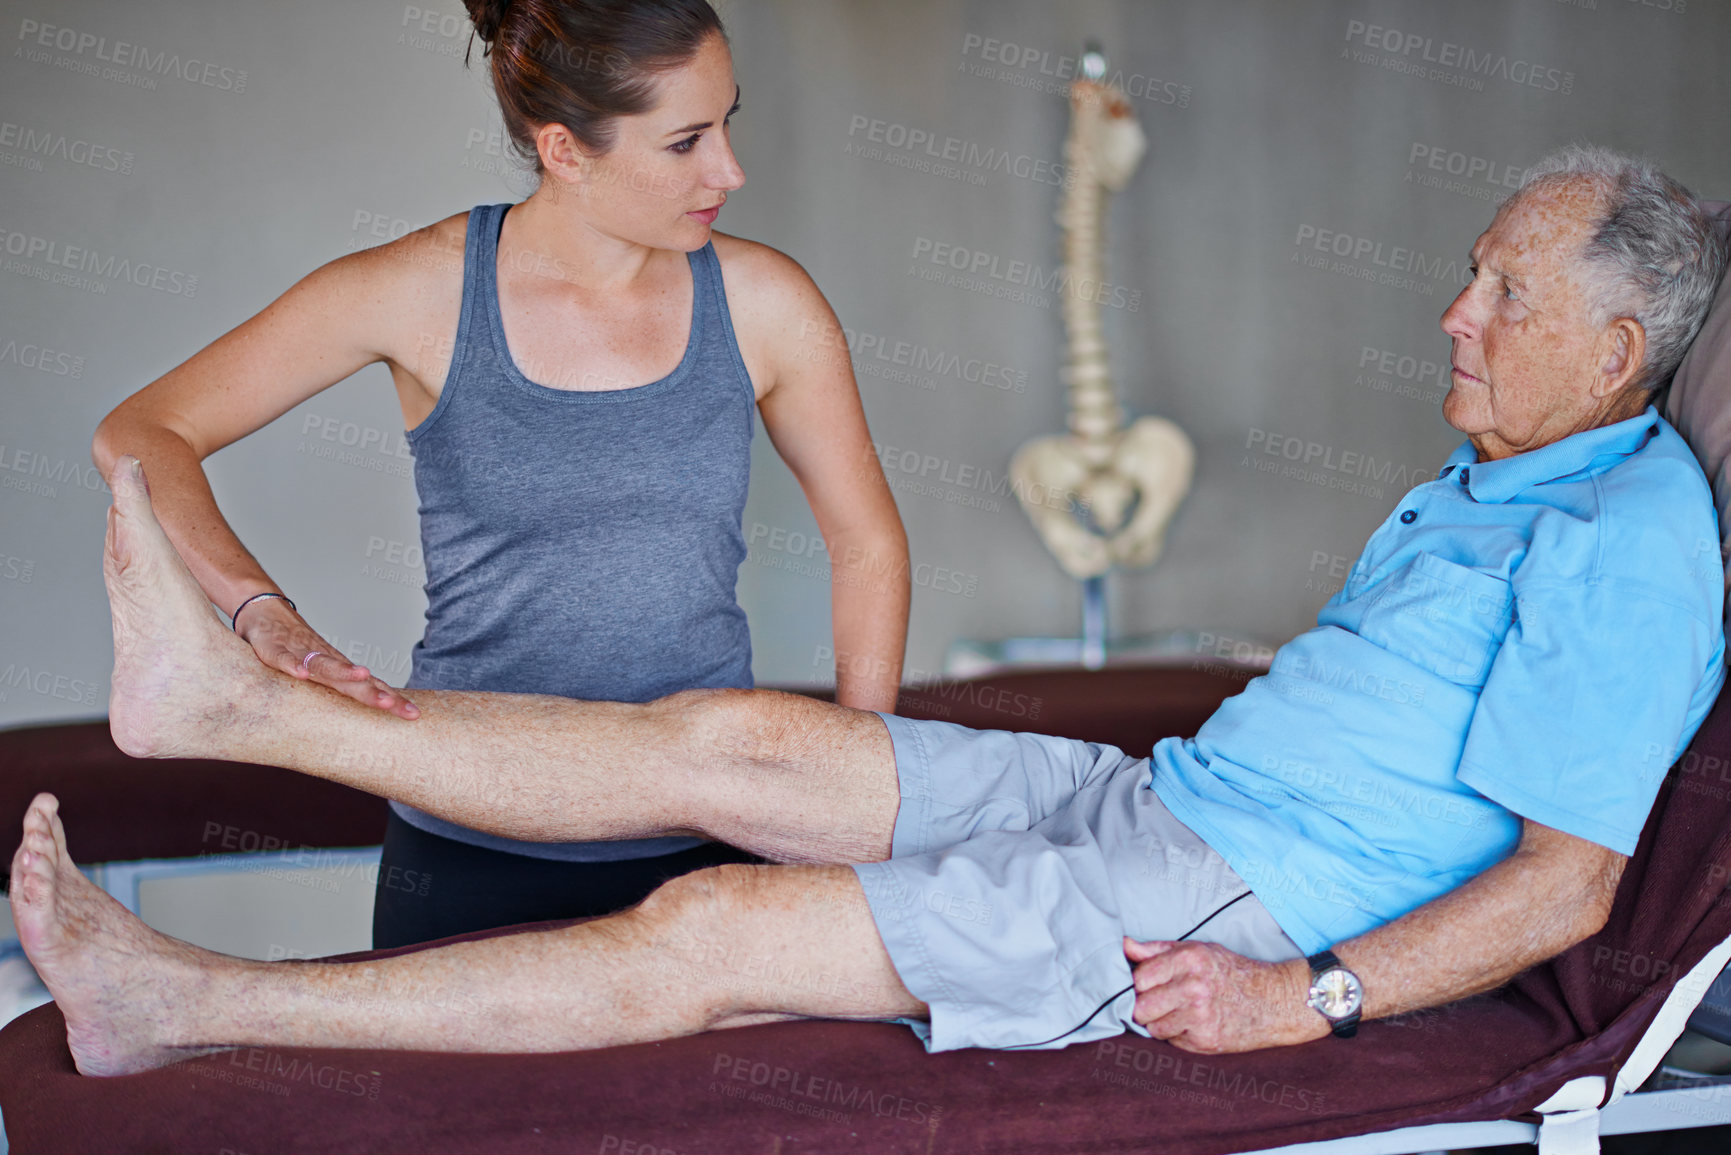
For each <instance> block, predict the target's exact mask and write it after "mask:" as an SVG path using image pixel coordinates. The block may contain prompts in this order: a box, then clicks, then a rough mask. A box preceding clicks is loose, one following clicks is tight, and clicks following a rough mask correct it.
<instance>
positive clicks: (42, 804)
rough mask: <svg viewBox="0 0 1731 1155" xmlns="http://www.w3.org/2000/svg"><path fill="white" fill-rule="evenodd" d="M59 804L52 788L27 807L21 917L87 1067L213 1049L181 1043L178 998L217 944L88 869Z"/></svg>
mask: <svg viewBox="0 0 1731 1155" xmlns="http://www.w3.org/2000/svg"><path fill="white" fill-rule="evenodd" d="M58 811H59V803H58V802H56V801H55V799H54V796H53V795H52V794H38V795H37V796H36V798H35V800H34V801H33V802H31V803H30V809H29V810H28V811H26V812H25V815H24V841H23V842H22V843H21V844H20V845H19V847H18V852H17V853H16V854H15V855H13V856H12V889H11V897H12V921H13V922H14V923H16V924H17V926H18V938H19V940H20V941H21V942H22V943H23V944H24V953H25V954H26V955H28V956H29V957H30V962H31V964H32V965H33V966H34V967H35V968H36V973H37V974H39V975H41V976H42V981H43V983H45V984H46V985H47V987H48V991H49V993H50V994H52V995H53V996H54V1001H55V1002H56V1003H58V1004H59V1005H60V1013H61V1014H62V1015H64V1016H65V1017H66V1042H67V1045H68V1046H70V1047H71V1049H72V1058H73V1061H74V1062H76V1063H77V1065H78V1070H79V1071H80V1072H81V1073H83V1074H86V1075H127V1074H131V1073H133V1072H135V1071H147V1070H150V1069H151V1068H153V1067H160V1066H163V1065H165V1064H167V1063H172V1062H174V1061H175V1060H176V1059H181V1058H186V1057H189V1056H191V1055H193V1054H197V1053H201V1052H203V1051H205V1050H208V1049H209V1048H203V1047H200V1048H190V1047H182V1046H177V1045H175V1044H176V1043H177V1042H178V1041H179V1037H178V1034H177V1031H178V1029H179V1028H178V1026H177V1021H176V1013H177V1008H184V1007H187V1006H190V1005H192V1004H193V1001H194V1000H196V999H197V998H198V996H199V991H200V989H201V988H202V986H203V981H204V980H203V978H202V976H201V972H200V969H199V966H198V963H199V962H200V956H205V955H208V952H206V951H201V950H199V949H198V948H197V947H194V946H189V945H188V944H186V943H183V942H177V941H176V940H174V939H171V938H168V937H166V936H164V935H161V934H158V933H157V932H156V931H154V930H151V929H150V928H149V927H147V926H145V925H144V924H143V923H142V922H140V921H139V920H138V919H137V918H136V917H134V916H133V915H132V914H131V913H129V912H128V911H127V910H126V909H125V908H124V907H122V906H121V905H120V904H119V903H118V902H115V901H114V900H113V899H112V898H110V897H109V896H108V895H106V894H104V893H103V892H102V891H101V890H99V889H97V887H96V886H94V885H93V884H92V883H91V882H90V880H89V879H87V878H85V877H84V876H83V875H82V874H80V873H79V872H78V867H77V866H75V865H73V862H72V858H71V856H70V855H69V854H67V852H66V830H65V828H64V827H63V826H61V824H60V815H59V813H58ZM209 957H210V958H216V957H219V956H214V955H210V956H209Z"/></svg>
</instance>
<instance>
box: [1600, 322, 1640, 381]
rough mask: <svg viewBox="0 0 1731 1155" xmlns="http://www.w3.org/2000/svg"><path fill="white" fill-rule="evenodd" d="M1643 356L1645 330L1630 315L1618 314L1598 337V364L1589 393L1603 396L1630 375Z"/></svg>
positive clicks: (1629, 379) (1635, 372)
mask: <svg viewBox="0 0 1731 1155" xmlns="http://www.w3.org/2000/svg"><path fill="white" fill-rule="evenodd" d="M1646 360H1647V330H1646V329H1645V328H1643V327H1642V325H1641V322H1639V321H1637V320H1635V318H1633V317H1618V318H1617V319H1616V320H1614V321H1612V322H1611V323H1610V324H1609V325H1607V326H1605V331H1604V333H1603V334H1602V335H1601V336H1600V339H1599V367H1598V372H1597V373H1595V374H1594V375H1593V385H1592V394H1593V396H1594V397H1595V398H1596V399H1598V400H1601V401H1602V400H1604V399H1605V398H1607V397H1609V396H1611V395H1612V394H1613V393H1618V392H1620V391H1621V390H1622V388H1623V386H1625V385H1627V384H1628V383H1629V382H1630V381H1631V380H1633V379H1634V377H1635V375H1636V374H1637V373H1639V372H1640V371H1641V366H1642V365H1643V364H1645V363H1646Z"/></svg>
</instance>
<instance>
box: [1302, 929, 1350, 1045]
mask: <svg viewBox="0 0 1731 1155" xmlns="http://www.w3.org/2000/svg"><path fill="white" fill-rule="evenodd" d="M1304 961H1305V962H1308V963H1309V964H1310V997H1309V998H1307V999H1305V1000H1304V1005H1305V1006H1307V1007H1310V1008H1312V1009H1313V1010H1315V1011H1316V1013H1317V1014H1319V1015H1321V1016H1322V1017H1323V1018H1325V1019H1327V1020H1328V1025H1329V1026H1330V1027H1332V1028H1333V1030H1334V1034H1335V1037H1336V1038H1341V1039H1350V1038H1352V1037H1353V1036H1354V1035H1356V1034H1358V1015H1359V1011H1361V1010H1362V1009H1363V1008H1364V984H1363V983H1361V982H1359V981H1358V976H1357V975H1355V974H1353V973H1352V972H1351V971H1349V970H1347V969H1346V968H1345V967H1344V966H1342V965H1340V960H1339V959H1337V958H1335V957H1334V952H1333V951H1331V950H1325V951H1318V952H1317V953H1316V954H1313V955H1311V956H1310V957H1309V958H1307V959H1305V960H1304Z"/></svg>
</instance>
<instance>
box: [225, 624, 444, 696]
mask: <svg viewBox="0 0 1731 1155" xmlns="http://www.w3.org/2000/svg"><path fill="white" fill-rule="evenodd" d="M264 605H265V607H267V608H266V609H265V610H264V612H262V613H260V614H259V615H258V616H257V617H256V618H254V619H253V620H252V621H250V622H249V623H247V625H246V640H247V642H248V644H250V645H251V646H252V648H253V652H254V653H255V654H257V655H258V659H259V661H261V662H263V663H264V664H265V665H267V666H269V667H271V668H272V669H274V670H281V671H282V672H283V673H285V674H288V675H289V676H291V677H295V678H300V679H302V680H303V681H309V682H317V683H318V684H319V685H321V686H329V687H330V688H331V689H333V690H335V691H336V692H337V693H339V694H342V695H343V696H344V697H348V698H353V699H354V700H355V701H357V702H359V703H360V704H361V705H363V706H370V707H373V708H374V709H379V710H386V711H389V712H390V713H393V714H395V715H397V716H398V717H399V718H406V719H414V718H417V717H419V716H420V710H418V709H417V708H416V707H415V704H414V703H413V702H411V701H409V700H408V698H406V697H404V696H403V694H402V693H401V692H400V691H398V690H396V689H394V688H393V687H391V686H388V685H386V684H385V683H384V682H382V681H380V680H379V679H378V678H375V677H373V674H372V671H371V670H369V669H367V668H366V667H365V666H358V665H356V664H355V663H353V662H351V661H349V660H348V658H346V657H344V656H343V653H342V651H341V650H339V649H337V648H336V647H335V646H333V645H331V644H330V643H329V642H327V641H325V640H324V639H323V638H321V637H319V635H318V634H316V633H314V632H313V630H312V627H310V626H308V625H307V624H306V622H305V621H304V620H303V619H302V618H301V617H300V615H298V614H296V613H295V612H294V611H293V610H291V609H288V608H287V607H286V606H284V605H283V604H282V602H281V601H280V600H279V599H274V598H273V599H271V600H269V601H267V602H265V603H264ZM248 612H249V614H250V613H251V612H252V611H250V610H249V611H248Z"/></svg>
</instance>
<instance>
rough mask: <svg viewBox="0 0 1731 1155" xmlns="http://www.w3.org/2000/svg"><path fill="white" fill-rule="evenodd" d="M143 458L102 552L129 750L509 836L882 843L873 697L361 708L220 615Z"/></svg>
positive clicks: (121, 725)
mask: <svg viewBox="0 0 1731 1155" xmlns="http://www.w3.org/2000/svg"><path fill="white" fill-rule="evenodd" d="M136 467H137V463H136V461H135V460H134V459H133V458H130V457H123V458H121V459H120V461H119V462H118V463H117V464H116V466H115V469H114V473H113V476H111V477H110V478H109V484H110V486H111V488H112V489H113V491H114V504H113V506H111V507H110V509H109V514H108V545H107V550H106V552H105V556H104V563H103V569H104V575H105V577H106V579H107V583H108V595H109V602H110V606H111V608H112V611H113V616H114V678H113V682H112V690H111V694H110V702H109V725H110V729H111V730H112V731H113V733H114V737H115V741H116V742H118V743H119V745H120V747H121V749H123V750H125V751H126V752H127V753H130V754H134V755H137V756H141V757H170V758H172V757H183V758H219V759H226V760H230V761H238V762H258V763H263V764H266V765H274V766H286V767H289V768H290V769H294V770H300V771H303V772H305V773H308V774H313V775H317V776H319V777H321V778H328V779H331V780H333V781H337V782H342V783H346V784H348V785H351V786H358V787H360V788H361V789H363V790H369V791H372V792H373V793H375V794H381V795H384V796H386V797H390V798H396V799H399V800H401V801H403V802H407V803H409V804H410V805H413V806H417V807H419V808H421V809H422V810H426V811H428V812H430V813H432V814H436V815H438V816H439V817H441V818H445V819H447V820H449V821H452V822H457V823H460V824H462V825H464V826H469V827H472V828H475V829H479V830H485V831H488V832H491V833H494V834H501V835H505V836H507V837H511V838H521V839H528V840H535V841H584V840H600V839H621V838H641V837H646V836H650V835H655V834H662V833H678V832H693V833H699V834H703V835H707V836H708V837H711V838H717V839H720V840H722V841H725V842H729V843H732V844H733V845H735V846H739V847H743V848H744V849H747V850H751V851H754V852H756V853H758V854H760V855H763V856H764V857H766V858H772V859H775V860H778V861H783V862H813V863H816V862H827V863H836V862H866V861H875V860H878V859H883V858H886V857H888V855H889V852H890V836H891V833H892V831H893V829H894V826H895V818H896V810H897V807H898V806H899V804H900V794H899V791H898V788H897V778H896V769H895V754H894V750H893V748H892V746H891V744H890V738H889V733H888V731H887V730H886V729H885V727H884V725H883V722H882V721H881V720H880V719H879V718H878V717H877V716H876V715H874V714H871V713H869V712H866V711H860V710H850V709H847V708H846V707H842V706H835V705H831V704H828V703H824V702H818V701H815V700H812V699H809V698H804V697H801V696H799V695H794V694H776V693H770V692H753V691H745V690H697V691H688V692H686V693H682V694H675V695H673V696H671V697H669V698H664V699H662V700H661V701H659V702H652V703H649V704H647V705H642V706H638V705H626V704H621V703H606V702H577V701H573V700H571V699H568V698H555V697H541V696H535V695H527V694H477V693H454V692H433V691H425V690H420V691H416V692H415V695H414V696H415V701H416V703H417V704H418V705H419V706H420V708H421V716H420V718H419V720H417V721H412V722H410V721H404V720H403V719H400V718H396V717H394V716H391V715H389V714H386V713H384V712H382V711H379V710H372V709H368V708H366V707H364V706H361V705H359V704H357V703H355V702H353V701H351V700H350V699H348V698H345V697H343V696H342V695H340V694H337V693H335V692H333V691H331V690H328V689H326V688H325V687H323V686H318V685H315V684H313V683H309V682H302V681H298V680H296V679H294V678H291V677H287V676H286V675H283V674H281V673H278V672H274V671H271V670H268V669H266V668H265V667H264V666H263V665H262V664H261V663H260V662H259V661H258V659H257V658H255V657H254V656H253V654H252V652H251V651H250V650H249V649H248V648H247V647H246V645H245V644H244V643H243V642H241V640H240V639H239V638H237V637H235V636H234V635H233V634H232V633H231V632H230V631H229V630H228V629H227V628H226V627H225V626H224V625H223V623H222V622H221V621H219V620H218V619H217V617H216V615H215V614H214V613H213V612H212V611H211V608H210V603H209V602H208V601H207V600H206V599H205V597H204V594H203V592H202V591H201V590H200V589H199V588H198V585H197V583H196V582H195V581H194V580H193V577H192V574H191V573H190V572H188V570H187V568H186V566H185V565H184V563H182V561H181V560H180V556H179V555H178V554H177V553H175V551H174V546H173V544H172V543H170V542H169V540H168V538H167V536H166V535H165V534H164V533H163V532H162V528H161V526H160V525H158V524H157V521H156V517H155V515H154V514H153V513H152V512H151V509H150V501H149V496H148V493H147V492H146V490H145V487H144V485H143V480H142V474H141V473H139V472H136ZM529 628H533V627H532V625H531V626H530V627H529Z"/></svg>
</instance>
